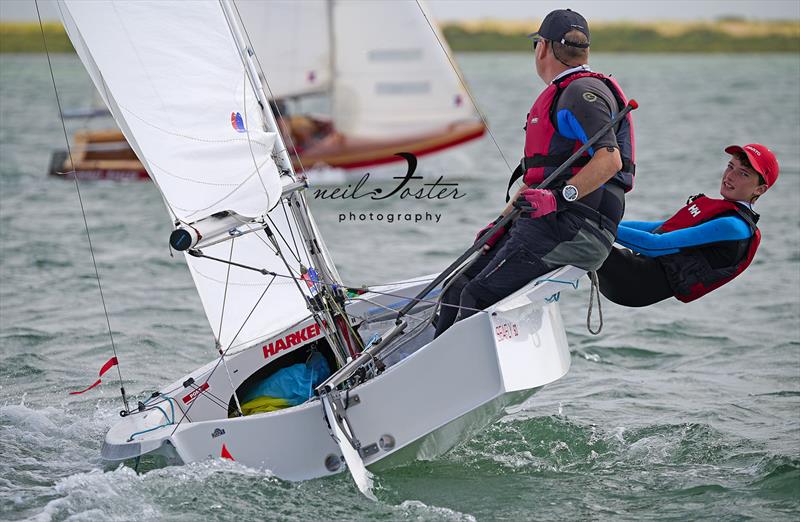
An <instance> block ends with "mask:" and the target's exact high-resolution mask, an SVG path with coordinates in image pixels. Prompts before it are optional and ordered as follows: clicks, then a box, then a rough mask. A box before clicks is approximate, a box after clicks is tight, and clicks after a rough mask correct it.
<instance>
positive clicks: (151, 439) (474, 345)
mask: <svg viewBox="0 0 800 522" xmlns="http://www.w3.org/2000/svg"><path fill="white" fill-rule="evenodd" d="M583 274H584V272H583V271H581V270H579V269H576V268H573V267H564V268H561V269H558V270H556V271H554V272H552V273H551V274H548V275H547V276H544V277H543V278H540V280H538V281H537V282H534V283H531V284H530V285H528V286H526V287H525V288H523V289H522V290H520V291H519V292H517V293H516V294H514V295H512V296H510V297H508V298H506V299H504V300H503V301H501V302H500V303H498V304H496V305H494V306H493V307H491V308H489V309H488V310H487V311H488V312H489V313H478V314H475V315H474V316H472V317H470V318H469V319H466V320H464V321H461V322H459V323H457V324H456V325H454V326H453V327H452V328H450V329H449V330H448V331H447V332H445V333H444V334H443V335H442V336H440V337H439V338H437V339H435V340H433V341H430V342H428V343H427V344H424V345H423V346H421V347H420V348H418V349H416V351H413V353H411V354H410V355H407V356H405V357H404V358H402V359H401V360H400V361H399V362H396V363H394V364H392V365H391V366H389V367H388V368H387V369H386V370H385V371H384V372H383V373H382V374H380V375H379V376H377V377H375V378H373V379H372V380H369V381H367V382H366V383H364V384H361V385H359V386H357V387H355V388H353V389H352V390H351V391H350V394H349V396H350V407H349V408H348V409H347V410H346V413H347V417H348V419H349V422H350V424H351V425H352V426H353V429H354V432H355V436H356V437H357V438H358V440H359V441H360V442H361V446H362V452H361V454H362V458H363V460H364V463H365V464H366V465H368V466H372V468H376V467H378V468H382V467H384V466H391V465H397V464H401V463H404V462H407V461H409V460H413V459H430V458H434V457H436V456H438V455H440V454H442V453H443V452H445V451H447V450H449V449H450V448H452V447H453V446H454V445H456V444H458V443H459V442H461V441H463V440H465V438H468V437H469V436H470V435H471V434H472V433H473V432H474V431H475V430H476V429H480V428H482V427H483V426H485V425H487V424H489V423H491V422H493V421H494V420H496V419H497V418H499V417H500V416H502V414H503V409H504V407H505V406H508V405H511V404H515V403H520V402H522V401H524V400H525V399H526V398H527V397H529V396H530V395H531V394H532V393H534V392H535V391H536V390H537V389H539V388H541V387H542V386H545V385H546V384H549V383H551V382H553V381H555V380H557V379H559V378H561V377H562V376H563V375H564V374H566V373H567V371H568V370H569V365H570V356H569V348H568V346H567V339H566V335H565V333H564V327H563V325H562V322H561V315H560V312H559V308H558V302H557V300H556V299H551V296H552V295H553V294H556V293H558V292H561V291H562V290H566V289H569V288H571V286H570V283H574V282H577V280H578V278H580V277H581V276H582V275H583ZM545 280H546V281H545ZM422 286H424V282H417V283H405V284H398V286H396V287H395V288H394V289H393V290H391V293H395V294H399V293H402V294H403V295H413V294H414V293H415V292H416V291H417V290H418V289H419V288H421V287H422ZM362 297H367V298H368V299H370V301H371V302H370V303H368V302H366V301H364V300H355V301H354V303H352V304H351V305H349V306H348V311H349V312H350V313H351V314H353V315H359V314H361V315H363V314H364V313H365V312H368V311H369V309H373V310H374V309H375V307H374V305H375V303H377V302H379V303H381V304H382V305H383V306H386V305H392V304H394V305H396V304H397V303H396V302H397V301H398V299H397V298H394V297H388V296H380V295H374V294H372V295H370V294H367V295H365V296H362ZM401 304H402V303H401ZM376 315H377V312H376ZM301 326H302V325H301ZM307 333H309V334H310V333H313V331H312V332H307ZM361 334H362V336H365V337H366V335H365V332H364V331H362V332H361ZM422 335H425V334H422ZM279 337H280V336H278V337H277V338H279ZM277 338H276V339H277ZM263 344H264V346H272V343H263ZM296 348H297V347H292V348H288V349H286V350H285V353H290V352H291V350H293V349H296ZM267 352H268V350H267V349H266V348H262V347H261V346H257V347H254V348H250V349H246V350H242V351H240V352H238V353H236V354H234V355H231V356H228V357H226V364H227V366H228V370H229V372H230V373H231V378H232V380H233V384H234V386H237V387H238V386H239V384H240V383H242V382H244V380H245V379H246V378H247V377H249V376H250V375H252V373H253V372H255V371H256V370H258V369H259V368H260V366H263V365H264V364H265V360H266V362H272V359H270V358H267V359H265V356H266V354H267ZM281 355H283V353H281V354H279V355H278V357H279V356H281ZM212 367H213V363H211V364H209V365H207V366H206V367H204V368H201V369H199V370H197V371H196V372H194V373H193V374H192V375H191V376H192V377H193V378H194V379H195V381H196V382H197V383H203V382H205V381H206V379H208V381H207V382H208V383H209V387H208V388H207V389H204V390H202V392H194V393H191V390H192V387H189V388H184V387H183V385H182V383H183V382H184V381H185V380H186V379H187V378H188V377H189V376H187V377H186V378H184V379H182V380H181V381H179V382H178V383H176V384H174V385H172V386H171V387H168V388H165V389H164V390H163V392H164V394H165V395H168V396H171V397H173V398H174V399H175V400H174V401H173V404H174V405H175V406H178V408H176V412H175V418H174V420H175V421H176V423H177V421H178V420H180V418H181V416H182V412H183V411H184V410H186V409H187V407H188V406H187V405H188V404H192V403H193V402H194V403H196V404H194V406H192V408H191V409H189V413H188V417H187V419H186V420H184V421H183V422H181V423H180V424H169V425H166V426H164V427H157V426H159V425H161V424H166V423H168V422H169V420H170V419H169V417H170V411H169V407H168V405H167V403H166V402H162V403H161V404H160V406H162V410H163V413H162V411H161V410H158V409H151V410H148V411H146V412H144V413H135V414H132V415H130V416H128V417H126V418H124V419H122V420H121V421H120V422H118V423H117V424H116V425H115V426H113V427H112V428H111V430H110V431H109V432H108V434H107V435H106V440H105V443H104V446H103V458H104V459H106V460H109V461H121V460H126V459H130V458H134V457H137V456H139V455H144V454H150V453H152V454H161V455H163V456H165V457H167V458H168V461H169V462H175V463H188V462H193V461H198V460H203V459H207V458H219V457H220V456H222V455H223V453H225V452H227V453H229V454H230V456H231V457H232V458H233V459H235V460H236V461H238V462H241V463H243V464H245V465H248V466H252V467H256V468H263V469H268V470H270V471H271V472H273V473H274V474H275V475H276V476H278V477H280V478H283V479H287V480H307V479H312V478H316V477H322V476H326V475H331V474H334V473H338V472H341V471H343V470H344V469H346V468H345V465H344V462H343V461H342V460H341V450H340V449H339V446H338V445H337V443H336V442H335V441H334V440H333V439H332V437H331V435H330V432H329V429H328V426H327V423H326V420H325V416H324V414H323V408H322V405H321V402H320V401H319V400H318V399H314V400H311V401H309V402H307V403H305V404H302V405H300V406H296V407H292V408H287V409H284V410H280V411H276V412H272V413H263V414H256V415H251V416H247V417H236V418H227V408H222V407H220V406H215V405H214V403H213V398H214V397H213V396H216V397H219V398H221V399H223V402H226V401H229V399H230V397H231V394H232V388H231V383H230V381H229V380H228V376H227V373H226V371H225V369H224V368H222V367H220V368H219V369H218V370H217V371H216V372H214V373H213V376H212V377H211V378H209V377H208V375H209V371H210V369H211V368H212ZM245 368H247V370H245ZM187 390H188V392H187ZM212 393H213V396H212ZM187 398H188V401H187V400H186V399H187ZM176 426H177V427H176ZM153 428H155V429H153ZM147 429H151V430H152V431H148V432H146V433H141V434H137V435H134V436H133V437H131V435H132V434H133V433H135V432H141V431H143V430H147ZM173 432H174V433H173ZM223 446H224V448H225V450H224V451H223ZM379 462H380V463H381V465H380V466H373V465H376V464H378V463H379Z"/></svg>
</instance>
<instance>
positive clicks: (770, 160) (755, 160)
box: [725, 143, 779, 187]
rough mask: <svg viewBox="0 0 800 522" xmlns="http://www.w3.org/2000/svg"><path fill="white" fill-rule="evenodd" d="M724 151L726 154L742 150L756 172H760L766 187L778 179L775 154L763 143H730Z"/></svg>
mask: <svg viewBox="0 0 800 522" xmlns="http://www.w3.org/2000/svg"><path fill="white" fill-rule="evenodd" d="M725 152H727V153H728V154H733V153H735V152H743V153H744V154H745V156H747V159H749V160H750V164H751V165H752V166H753V168H754V169H755V170H756V172H758V173H759V174H761V176H762V177H763V178H764V181H766V182H767V186H768V187H771V186H772V185H774V184H775V181H777V180H778V170H779V167H778V160H777V159H776V158H775V154H773V153H772V151H771V150H769V149H768V148H767V147H765V146H764V145H761V144H760V143H750V144H748V145H745V146H744V147H740V146H739V145H731V146H729V147H726V148H725Z"/></svg>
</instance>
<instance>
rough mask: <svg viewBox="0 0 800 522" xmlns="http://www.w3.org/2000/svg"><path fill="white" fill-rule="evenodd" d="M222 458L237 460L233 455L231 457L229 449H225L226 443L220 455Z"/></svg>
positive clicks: (223, 444)
mask: <svg viewBox="0 0 800 522" xmlns="http://www.w3.org/2000/svg"><path fill="white" fill-rule="evenodd" d="M220 457H222V458H223V459H230V460H236V459H235V458H233V455H231V452H230V451H228V448H226V447H225V443H224V442H223V443H222V453H220Z"/></svg>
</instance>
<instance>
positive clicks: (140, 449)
mask: <svg viewBox="0 0 800 522" xmlns="http://www.w3.org/2000/svg"><path fill="white" fill-rule="evenodd" d="M186 6H187V2H183V1H180V2H164V1H158V2H145V1H138V2H114V1H108V0H106V1H96V2H84V1H81V0H59V1H58V7H59V9H60V14H61V16H62V20H63V22H64V25H65V27H66V29H67V33H68V35H69V37H70V39H71V40H72V42H73V45H74V46H75V48H76V50H77V52H78V54H79V56H80V58H81V60H82V62H83V64H84V65H85V67H86V69H87V70H88V72H89V74H90V76H91V77H92V79H93V81H94V83H95V85H96V87H97V89H98V91H99V92H100V94H101V96H102V97H103V99H104V101H105V103H106V104H107V106H108V107H109V109H110V111H111V113H112V115H113V117H114V119H115V120H116V122H117V124H118V125H119V128H120V129H121V131H122V132H123V133H124V135H125V138H126V140H127V141H128V143H130V144H131V147H132V148H133V150H135V151H136V155H137V156H138V157H139V158H140V159H141V160H142V163H143V165H144V166H145V168H146V169H147V171H148V173H149V174H150V176H151V177H152V179H153V180H154V182H155V183H156V185H157V187H158V189H159V190H160V192H161V195H162V197H163V199H164V203H165V204H166V207H167V210H168V212H169V215H170V218H171V220H172V222H173V223H174V225H175V228H174V231H173V232H172V235H171V236H170V244H171V245H172V247H173V248H175V249H177V250H180V251H182V252H183V253H184V255H185V259H186V263H187V265H188V267H189V270H190V272H191V275H192V278H193V280H194V283H195V285H196V287H197V290H198V293H199V295H200V299H201V301H202V304H203V307H204V310H205V313H206V316H207V318H208V321H209V324H210V326H211V331H212V332H213V337H214V343H215V347H216V349H217V350H218V352H219V354H220V355H219V357H216V358H215V359H214V360H212V361H210V362H209V363H208V364H206V365H204V366H201V367H200V368H198V369H196V370H195V371H193V372H191V373H190V374H188V375H184V376H182V377H180V378H179V379H177V380H176V381H175V382H173V383H171V384H169V385H167V386H164V387H162V388H161V389H159V390H158V391H157V392H155V393H153V394H152V395H151V396H149V398H148V399H147V400H143V401H141V402H139V404H138V407H136V408H132V409H129V408H128V407H127V401H125V403H126V409H125V411H123V412H121V415H122V418H121V419H120V420H119V421H118V422H116V423H115V424H114V425H113V426H112V427H111V428H110V429H109V431H108V433H107V434H106V437H105V441H104V444H103V448H102V457H103V459H105V460H106V461H110V462H120V461H126V460H129V459H138V458H140V457H142V456H150V455H153V456H155V455H158V456H160V457H163V458H165V459H166V461H167V462H169V463H177V464H180V463H188V462H194V461H198V460H203V459H208V458H220V457H221V458H230V459H234V460H236V461H238V462H240V463H242V464H245V465H248V466H252V467H256V468H263V469H269V470H270V471H271V472H273V473H274V474H275V475H276V476H278V477H281V478H284V479H288V480H306V479H312V478H315V477H324V476H328V475H331V474H335V473H339V472H342V471H344V470H346V469H347V470H349V471H350V472H351V473H352V474H353V476H354V478H355V479H356V483H357V484H358V485H359V487H360V488H361V489H362V491H365V492H366V493H368V494H369V484H370V481H369V472H368V471H367V469H366V466H369V467H371V468H372V469H373V470H374V469H377V468H379V467H380V466H384V465H385V466H391V465H397V464H400V463H403V462H407V461H409V460H411V459H420V458H422V459H430V458H434V457H436V456H437V455H440V454H441V453H443V452H445V451H447V450H448V449H450V448H452V447H453V446H454V445H456V444H458V443H459V442H461V441H463V440H465V439H467V438H469V437H470V435H471V434H472V433H474V432H475V431H476V430H478V429H480V428H482V427H484V426H486V425H487V424H489V423H491V422H493V421H494V420H496V419H498V418H499V417H500V416H501V415H503V412H504V408H505V407H506V406H508V405H512V404H517V403H520V402H522V401H524V400H525V399H526V398H528V397H529V396H530V395H531V394H533V393H534V392H535V391H537V390H538V389H540V388H541V387H542V386H545V385H547V384H549V383H552V382H553V381H556V380H557V379H559V378H560V377H562V376H563V375H564V374H566V372H567V371H568V369H569V365H570V354H569V349H568V346H567V339H566V335H565V332H564V326H563V324H562V320H561V315H560V312H559V304H558V299H557V298H558V295H559V292H561V291H562V290H567V289H571V288H574V287H577V281H578V279H579V278H580V277H581V276H582V275H583V274H584V272H583V271H582V270H579V269H576V268H574V267H562V268H559V269H557V270H556V271H554V272H552V273H550V274H548V275H546V276H543V277H541V278H539V279H537V280H535V281H532V282H531V283H530V284H528V285H527V286H526V287H524V288H522V289H520V290H519V291H518V292H516V293H514V294H513V295H511V296H509V297H507V298H505V299H503V300H502V301H500V302H498V303H497V304H495V305H493V306H491V307H490V308H488V309H486V310H485V311H482V312H480V313H476V314H475V315H473V316H471V317H470V318H468V319H465V320H463V321H460V322H458V323H456V324H455V325H454V326H453V327H451V328H450V329H449V330H448V331H446V332H445V333H444V334H443V335H441V336H440V337H438V338H436V339H433V326H432V323H433V319H434V314H435V313H436V310H437V301H436V296H437V295H438V294H439V293H440V292H441V286H436V285H433V286H434V287H433V288H431V286H432V283H431V279H432V278H431V277H420V278H417V279H412V280H407V281H402V282H398V283H393V284H388V285H382V286H375V287H370V288H367V289H365V290H363V291H361V292H360V293H359V295H356V294H355V293H352V292H350V293H346V292H345V290H346V287H344V286H343V285H342V283H341V280H340V278H339V275H338V273H337V271H336V268H335V266H334V264H333V262H332V260H331V257H330V255H329V253H328V250H327V248H326V246H325V243H324V241H323V240H322V238H321V237H320V234H319V231H318V229H317V226H316V225H315V223H314V219H313V217H312V216H311V214H310V212H309V209H308V206H307V204H306V199H305V189H306V184H305V182H304V180H303V178H301V177H299V176H298V175H297V174H296V173H295V172H294V170H293V168H292V164H291V162H290V161H289V157H288V155H287V151H286V147H285V146H284V144H283V141H282V138H281V136H280V134H279V133H278V132H276V128H277V124H276V120H275V117H274V115H273V113H272V112H271V111H270V105H269V103H268V97H267V94H266V89H265V88H264V83H262V78H264V82H269V81H271V80H270V78H271V75H270V71H269V70H265V71H258V66H257V61H256V55H255V53H254V52H253V49H252V47H251V46H250V44H249V42H248V41H247V40H246V38H245V36H244V35H243V33H242V31H241V28H240V27H241V26H240V20H239V19H238V17H237V15H236V12H235V8H234V6H233V5H232V4H231V2H230V1H228V0H221V1H219V2H197V3H194V4H192V6H191V9H187V8H186ZM265 74H266V75H265ZM231 113H233V114H234V115H235V119H236V120H237V121H240V122H241V123H240V124H239V125H233V126H232V125H231V121H230V114H231ZM437 279H438V278H437ZM323 359H324V364H322V363H323ZM313 361H317V362H319V363H321V365H322V366H327V367H328V368H329V369H330V372H329V374H328V373H326V374H325V376H323V377H321V376H319V375H318V376H317V377H321V378H319V379H317V380H316V381H313V380H312V382H311V383H309V384H307V385H306V390H305V391H306V393H307V394H306V400H303V401H302V402H300V403H299V404H297V405H294V406H289V407H284V408H266V409H263V410H261V411H259V412H255V413H254V412H252V411H250V410H248V408H247V406H246V405H247V404H250V403H248V402H247V401H245V399H247V398H248V396H249V395H251V394H252V393H253V391H254V390H258V389H260V388H259V387H260V386H262V384H263V383H264V382H266V380H268V379H270V378H271V377H273V376H275V375H277V374H278V373H279V372H281V371H288V369H291V368H298V367H299V368H301V369H303V368H306V367H308V365H309V364H310V363H311V362H313ZM320 381H322V382H320ZM124 398H125V397H124V392H123V399H124ZM270 409H272V410H273V411H269V410H270ZM245 413H250V414H245Z"/></svg>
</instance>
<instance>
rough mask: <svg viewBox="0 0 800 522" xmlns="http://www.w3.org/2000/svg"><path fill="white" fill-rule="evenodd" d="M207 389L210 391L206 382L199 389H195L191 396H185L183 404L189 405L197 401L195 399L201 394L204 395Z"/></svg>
mask: <svg viewBox="0 0 800 522" xmlns="http://www.w3.org/2000/svg"><path fill="white" fill-rule="evenodd" d="M207 389H208V383H207V382H204V383H203V384H201V385H200V386H199V387H198V388H195V389H194V390H192V392H191V393H190V394H189V395H187V396H185V397H184V398H183V403H184V404H189V403H190V402H192V401H193V400H194V399H195V397H197V396H198V395H200V394H201V393H203V392H204V391H206V390H207Z"/></svg>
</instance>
